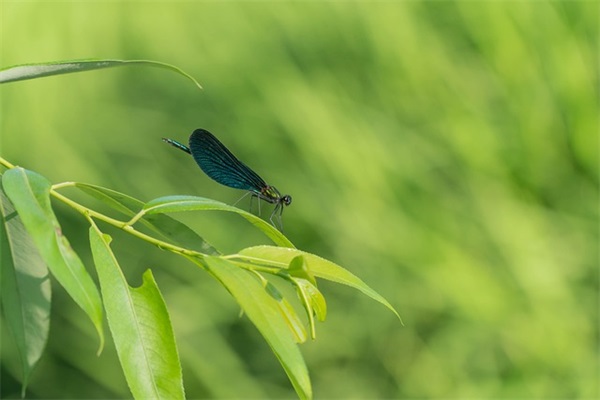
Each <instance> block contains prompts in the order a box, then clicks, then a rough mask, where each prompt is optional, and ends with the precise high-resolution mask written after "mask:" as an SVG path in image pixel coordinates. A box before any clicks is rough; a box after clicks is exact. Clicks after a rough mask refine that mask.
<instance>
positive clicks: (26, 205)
mask: <svg viewBox="0 0 600 400" xmlns="http://www.w3.org/2000/svg"><path fill="white" fill-rule="evenodd" d="M2 184H3V186H4V191H5V192H6V194H7V196H8V198H9V199H10V200H11V202H12V203H13V205H14V206H15V209H16V210H17V212H18V213H19V217H20V218H21V221H22V222H23V225H24V226H25V228H26V229H27V231H28V232H29V234H30V235H31V238H32V239H33V242H34V243H35V245H36V246H37V249H38V251H39V252H40V255H41V256H42V258H43V259H44V261H45V263H46V265H48V268H50V271H51V272H52V275H54V276H55V277H56V279H57V280H58V282H59V283H60V284H61V285H62V286H63V287H64V288H65V290H66V291H67V293H69V295H70V296H71V297H72V298H73V300H74V301H75V302H76V303H77V304H78V305H79V306H80V307H81V308H82V309H83V311H85V313H86V314H87V315H88V317H89V318H90V319H91V320H92V323H93V324H94V326H95V327H96V330H97V331H98V336H99V338H100V346H99V349H98V353H100V352H101V351H102V347H103V346H104V332H103V331H102V302H101V300H100V293H99V292H98V289H97V288H96V285H95V284H94V281H93V280H92V278H91V277H90V275H89V274H88V272H87V271H86V269H85V267H84V266H83V263H82V262H81V260H80V259H79V256H78V255H77V253H75V251H74V250H73V248H71V245H70V244H69V241H68V240H67V238H66V237H64V236H63V234H62V230H61V228H60V224H59V223H58V220H57V219H56V216H55V215H54V212H53V211H52V206H51V204H50V197H49V196H50V182H48V180H47V179H46V178H44V177H43V176H41V175H39V174H36V173H35V172H32V171H27V170H25V169H23V168H13V169H10V170H8V171H6V172H5V173H4V174H3V176H2Z"/></svg>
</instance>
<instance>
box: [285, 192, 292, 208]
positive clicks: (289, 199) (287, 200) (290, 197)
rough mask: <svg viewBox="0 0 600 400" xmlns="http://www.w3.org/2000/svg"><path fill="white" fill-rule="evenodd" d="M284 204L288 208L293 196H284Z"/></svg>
mask: <svg viewBox="0 0 600 400" xmlns="http://www.w3.org/2000/svg"><path fill="white" fill-rule="evenodd" d="M283 203H284V204H285V205H286V206H289V205H290V204H291V203H292V196H290V195H289V194H286V195H285V196H283Z"/></svg>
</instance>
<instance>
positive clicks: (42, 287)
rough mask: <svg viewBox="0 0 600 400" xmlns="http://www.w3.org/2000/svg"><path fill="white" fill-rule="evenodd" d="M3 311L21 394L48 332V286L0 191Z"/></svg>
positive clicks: (44, 268)
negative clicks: (19, 370)
mask: <svg viewBox="0 0 600 400" xmlns="http://www.w3.org/2000/svg"><path fill="white" fill-rule="evenodd" d="M0 246H1V247H0V276H1V281H2V282H1V283H2V286H1V290H0V294H1V297H2V308H3V310H4V316H5V318H6V322H7V325H8V327H9V328H10V331H11V332H12V334H13V336H14V338H15V343H16V345H17V350H18V351H19V354H20V356H21V363H22V366H23V392H22V397H25V389H26V388H27V382H28V381H29V376H30V374H31V372H32V370H33V368H34V367H35V366H36V364H37V362H38V361H39V359H40V357H41V356H42V353H43V351H44V348H45V347H46V341H47V339H48V330H49V328H50V304H51V293H52V292H51V285H50V276H49V274H48V267H47V266H46V264H44V261H43V260H42V258H41V257H40V254H39V253H38V251H37V249H36V247H35V245H34V244H33V242H32V240H31V237H30V236H29V234H28V233H27V231H26V230H25V227H24V226H23V224H22V223H21V220H20V218H19V216H18V214H17V213H16V211H15V210H14V207H13V206H12V204H11V203H10V201H9V200H8V198H6V196H5V195H4V191H3V190H2V189H0Z"/></svg>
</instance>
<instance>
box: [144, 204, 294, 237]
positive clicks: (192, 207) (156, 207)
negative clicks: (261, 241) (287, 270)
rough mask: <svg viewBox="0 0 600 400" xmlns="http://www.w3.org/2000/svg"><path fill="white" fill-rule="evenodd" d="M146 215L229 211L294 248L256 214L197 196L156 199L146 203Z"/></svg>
mask: <svg viewBox="0 0 600 400" xmlns="http://www.w3.org/2000/svg"><path fill="white" fill-rule="evenodd" d="M144 210H145V211H146V214H155V213H170V212H181V211H199V210H203V211H208V210H218V211H228V212H234V213H237V214H239V215H241V216H242V217H244V218H246V219H247V220H248V221H250V223H252V225H254V226H256V227H257V228H259V229H260V230H261V231H263V233H264V234H265V235H267V236H268V237H269V238H270V239H271V240H272V241H273V242H274V243H275V244H277V245H279V246H283V247H294V245H293V244H292V242H290V241H289V240H288V238H286V237H285V236H284V235H283V234H282V233H281V232H279V231H278V230H277V229H275V227H273V226H272V225H270V224H269V223H267V222H266V221H264V220H263V219H261V218H259V217H257V216H256V215H254V214H250V213H249V212H246V211H244V210H240V209H239V208H236V207H233V206H230V205H228V204H225V203H221V202H220V201H216V200H211V199H206V198H204V197H196V196H167V197H160V198H158V199H154V200H151V201H149V202H148V203H146V205H145V206H144Z"/></svg>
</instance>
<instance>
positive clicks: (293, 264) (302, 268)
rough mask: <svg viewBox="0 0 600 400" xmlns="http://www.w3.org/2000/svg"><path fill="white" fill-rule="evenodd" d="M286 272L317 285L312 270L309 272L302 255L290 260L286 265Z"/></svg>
mask: <svg viewBox="0 0 600 400" xmlns="http://www.w3.org/2000/svg"><path fill="white" fill-rule="evenodd" d="M288 272H289V274H290V275H291V276H294V277H297V278H302V279H306V280H308V281H310V282H311V283H312V284H313V285H315V286H317V281H316V280H315V277H314V275H313V274H312V272H310V270H309V269H308V265H307V264H306V259H305V258H304V256H301V255H300V256H296V257H294V258H292V261H290V265H289V267H288Z"/></svg>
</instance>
